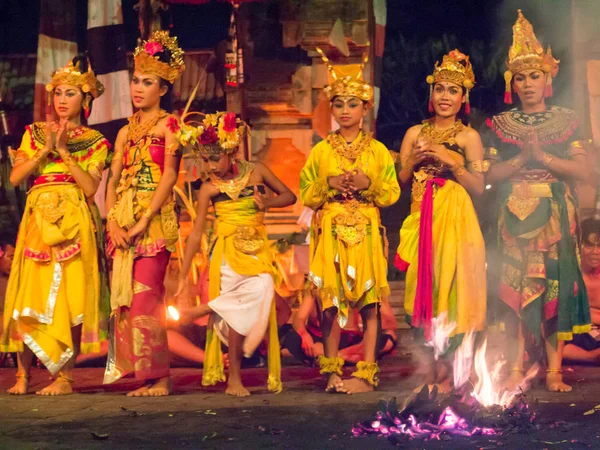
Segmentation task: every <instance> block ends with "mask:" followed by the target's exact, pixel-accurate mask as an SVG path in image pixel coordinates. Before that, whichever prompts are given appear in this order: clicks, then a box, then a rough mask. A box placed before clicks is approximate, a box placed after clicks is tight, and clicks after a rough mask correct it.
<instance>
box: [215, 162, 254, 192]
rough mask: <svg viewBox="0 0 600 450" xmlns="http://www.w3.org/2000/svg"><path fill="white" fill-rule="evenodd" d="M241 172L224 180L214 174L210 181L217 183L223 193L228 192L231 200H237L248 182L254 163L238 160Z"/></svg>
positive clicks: (216, 185)
mask: <svg viewBox="0 0 600 450" xmlns="http://www.w3.org/2000/svg"><path fill="white" fill-rule="evenodd" d="M237 165H238V168H239V170H240V173H239V174H238V176H237V177H235V178H231V179H229V180H223V179H222V178H219V177H218V176H216V175H214V174H212V175H211V176H210V181H211V182H212V183H213V184H214V185H215V187H216V188H217V189H219V191H220V192H221V193H223V194H226V195H227V196H228V197H229V198H230V199H231V200H237V199H238V198H239V197H240V193H241V192H242V190H243V189H244V188H245V187H246V185H247V184H248V180H249V179H250V175H251V174H252V170H253V169H254V164H252V163H249V162H247V161H244V160H243V159H241V160H239V161H237Z"/></svg>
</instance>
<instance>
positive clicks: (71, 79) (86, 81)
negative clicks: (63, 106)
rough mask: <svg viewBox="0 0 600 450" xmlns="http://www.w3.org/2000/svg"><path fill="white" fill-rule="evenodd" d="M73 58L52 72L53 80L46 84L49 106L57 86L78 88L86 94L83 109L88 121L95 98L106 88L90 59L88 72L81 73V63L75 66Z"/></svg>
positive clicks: (78, 62)
mask: <svg viewBox="0 0 600 450" xmlns="http://www.w3.org/2000/svg"><path fill="white" fill-rule="evenodd" d="M74 59H75V58H73V59H72V60H71V61H69V63H68V64H67V65H66V66H65V67H62V68H60V69H57V70H55V71H54V72H52V79H51V80H50V83H48V84H46V92H48V106H50V105H51V104H52V92H53V91H54V89H56V87H57V86H60V85H61V84H68V85H71V86H77V87H78V88H79V89H81V91H82V92H83V94H84V99H83V109H84V111H85V118H86V119H87V118H88V117H89V115H90V102H91V101H92V97H93V98H98V97H100V96H101V95H102V94H103V93H104V86H103V85H102V83H101V82H100V81H99V80H98V79H97V78H96V74H95V73H94V71H93V70H92V65H91V64H90V60H89V58H88V60H87V63H88V68H87V72H81V69H80V61H77V63H75V64H73V60H74Z"/></svg>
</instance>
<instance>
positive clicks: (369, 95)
mask: <svg viewBox="0 0 600 450" xmlns="http://www.w3.org/2000/svg"><path fill="white" fill-rule="evenodd" d="M317 52H318V53H319V54H320V55H321V59H323V62H324V63H325V64H327V69H328V70H329V79H330V81H329V85H327V86H325V88H324V89H323V92H325V95H326V96H327V99H328V100H329V101H331V100H333V98H334V97H336V96H338V95H339V96H348V97H357V98H359V99H361V100H362V101H364V102H366V103H367V104H368V105H369V106H372V105H373V86H371V85H370V84H369V83H366V82H365V81H364V80H363V69H364V67H365V64H366V63H367V61H368V57H367V55H366V54H365V56H364V57H363V62H362V63H361V64H349V65H346V66H343V67H333V65H332V64H331V61H329V58H327V56H325V53H323V50H321V49H320V48H319V47H317Z"/></svg>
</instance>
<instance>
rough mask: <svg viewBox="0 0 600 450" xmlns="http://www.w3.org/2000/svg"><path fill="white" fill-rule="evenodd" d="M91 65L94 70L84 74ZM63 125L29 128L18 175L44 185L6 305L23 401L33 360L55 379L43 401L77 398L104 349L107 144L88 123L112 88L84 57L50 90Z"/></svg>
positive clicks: (8, 344) (6, 342) (28, 216)
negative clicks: (100, 198)
mask: <svg viewBox="0 0 600 450" xmlns="http://www.w3.org/2000/svg"><path fill="white" fill-rule="evenodd" d="M86 66H87V67H86ZM46 88H47V91H48V95H49V101H52V104H53V106H54V108H53V109H54V112H55V113H56V115H57V116H58V121H57V122H54V121H49V122H46V123H34V124H32V125H30V126H28V127H27V128H26V131H25V134H24V136H23V141H22V142H21V146H20V147H19V151H18V152H17V158H16V161H15V166H14V168H13V170H12V172H11V175H10V181H11V183H12V184H13V185H15V186H17V185H19V184H20V183H21V182H22V181H23V180H26V179H27V178H28V177H29V176H30V175H35V176H36V179H35V182H34V186H33V188H32V189H31V190H30V191H29V194H28V196H27V205H26V207H25V213H24V214H23V218H22V220H21V225H20V228H19V238H18V242H17V248H16V251H15V257H14V261H13V265H12V270H11V274H10V279H9V283H8V288H7V291H6V303H5V307H4V335H3V337H2V343H1V346H0V348H1V350H2V351H4V352H19V353H18V365H19V367H18V372H17V383H16V384H15V385H14V386H13V387H12V388H11V389H9V391H8V392H9V393H10V394H25V393H27V389H28V386H29V369H30V367H31V360H32V356H33V354H34V353H35V355H36V356H37V358H38V359H39V360H40V361H41V362H42V363H43V364H44V365H45V366H46V368H47V369H48V370H49V371H50V373H51V374H52V376H53V377H54V381H53V382H52V384H50V385H49V386H48V387H46V388H44V389H42V390H41V391H39V392H38V394H40V395H63V394H70V393H72V392H73V390H72V383H73V378H72V369H73V366H74V361H75V357H76V354H77V353H78V351H81V352H83V353H94V352H99V351H100V343H99V341H100V336H99V308H100V306H99V298H100V278H99V270H98V250H97V242H96V236H95V232H96V229H95V226H94V223H93V218H92V215H91V212H90V208H89V206H88V202H91V203H93V196H94V194H95V193H96V190H97V188H98V186H99V184H100V179H101V174H102V170H103V169H104V165H105V163H106V160H107V157H108V150H109V144H108V141H107V140H106V139H105V138H104V136H102V134H100V133H99V132H97V131H95V130H92V129H90V128H87V127H85V126H83V125H81V112H82V109H83V110H85V111H86V116H87V113H88V112H89V107H90V102H91V99H92V98H97V97H98V96H100V95H101V94H102V92H103V91H104V88H103V86H102V84H101V83H100V82H99V81H98V80H97V79H96V77H95V75H94V73H93V72H92V69H91V67H90V66H89V61H87V59H83V58H79V57H76V58H74V59H73V61H72V62H70V63H69V64H68V65H67V66H66V67H65V68H63V69H59V70H57V71H56V72H55V73H54V74H53V75H52V81H51V82H50V83H49V84H48V85H46Z"/></svg>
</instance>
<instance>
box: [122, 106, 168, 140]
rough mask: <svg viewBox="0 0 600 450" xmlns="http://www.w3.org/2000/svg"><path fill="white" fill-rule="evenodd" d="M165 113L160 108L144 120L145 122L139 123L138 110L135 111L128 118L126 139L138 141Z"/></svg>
mask: <svg viewBox="0 0 600 450" xmlns="http://www.w3.org/2000/svg"><path fill="white" fill-rule="evenodd" d="M166 115H167V113H166V111H163V110H162V109H160V110H158V112H157V113H156V115H154V116H153V117H151V118H150V119H148V120H146V121H145V122H143V123H140V111H138V112H136V113H135V114H134V115H133V116H131V118H130V119H129V130H128V133H127V134H128V136H127V138H128V139H127V140H128V141H130V142H132V141H133V142H134V143H135V142H137V141H139V140H140V139H141V138H143V137H144V136H146V135H147V134H148V133H150V130H152V128H154V127H155V126H156V124H157V123H158V122H159V121H160V120H161V119H162V118H163V117H165V116H166Z"/></svg>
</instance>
